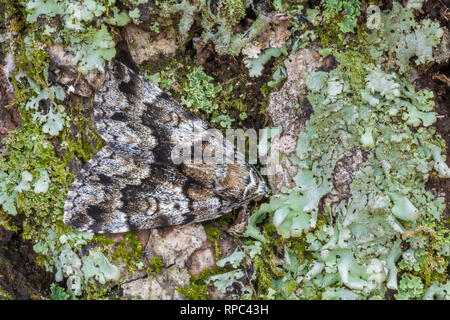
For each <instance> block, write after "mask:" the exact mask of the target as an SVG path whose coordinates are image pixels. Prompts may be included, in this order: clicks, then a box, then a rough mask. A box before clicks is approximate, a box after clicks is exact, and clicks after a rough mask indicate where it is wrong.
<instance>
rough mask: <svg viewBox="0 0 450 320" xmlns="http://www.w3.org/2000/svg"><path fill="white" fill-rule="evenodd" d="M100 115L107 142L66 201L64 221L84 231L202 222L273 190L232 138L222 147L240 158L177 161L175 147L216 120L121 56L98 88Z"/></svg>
mask: <svg viewBox="0 0 450 320" xmlns="http://www.w3.org/2000/svg"><path fill="white" fill-rule="evenodd" d="M94 119H95V123H96V128H97V131H98V133H99V135H100V136H101V137H102V138H103V139H104V140H105V142H106V146H105V147H103V148H102V149H101V150H100V151H99V152H97V154H96V155H94V157H93V158H92V159H90V160H89V161H88V162H87V163H86V164H85V165H84V166H83V168H82V169H81V171H80V172H79V173H78V175H77V176H76V178H75V180H74V181H73V183H72V185H71V187H70V189H69V192H68V195H67V198H66V202H65V205H64V223H65V224H66V225H69V226H71V227H73V228H75V229H77V230H80V231H90V232H94V233H119V232H127V231H133V230H139V229H150V228H156V227H164V226H172V225H180V224H188V223H194V222H201V221H206V220H211V219H214V218H217V217H220V216H222V215H223V214H225V213H227V212H230V211H231V210H233V209H234V208H237V207H239V206H242V205H243V204H245V203H247V202H248V201H250V200H251V199H253V198H255V197H258V196H261V195H265V194H267V193H268V188H267V187H266V185H265V183H264V180H263V179H262V178H261V176H260V175H259V173H258V172H257V170H256V169H255V168H254V167H253V166H251V165H249V164H247V163H246V162H245V159H244V155H242V154H241V153H239V152H237V151H236V150H235V149H234V147H232V146H231V147H230V146H229V145H226V144H225V145H223V144H221V145H220V146H218V145H215V147H219V148H222V152H223V153H224V154H225V155H226V156H228V157H233V158H234V159H240V160H241V161H240V162H239V161H238V162H234V163H220V162H219V163H212V164H211V163H199V164H195V163H192V164H184V163H181V164H175V163H174V162H173V161H172V157H171V154H172V151H173V149H174V148H175V146H176V145H177V144H178V143H180V141H183V140H184V139H186V140H188V141H190V140H194V141H195V140H196V139H198V137H196V136H195V135H194V136H193V132H194V130H193V129H196V130H197V131H196V132H201V131H202V130H203V131H205V130H207V129H210V128H211V127H210V126H209V125H208V124H207V123H206V122H204V121H203V120H201V119H200V118H198V117H196V116H195V115H193V114H192V113H191V112H190V111H189V110H187V109H186V108H184V107H182V106H181V105H179V104H178V103H177V102H176V101H175V100H173V99H172V98H171V97H170V96H169V95H167V94H166V93H164V92H162V91H161V90H160V89H159V88H157V87H156V86H154V85H152V84H151V83H149V82H148V81H146V80H145V79H143V78H142V77H141V76H139V75H138V74H136V73H135V72H134V71H132V70H131V69H129V68H128V67H126V66H125V65H123V64H122V63H120V62H117V61H114V60H113V61H112V62H111V63H110V66H109V69H108V71H107V77H106V81H105V83H104V86H103V88H102V89H100V90H99V91H97V92H96V94H95V97H94ZM207 142H208V143H210V144H215V143H217V142H215V140H214V139H211V140H208V141H207ZM242 159H244V160H243V161H242Z"/></svg>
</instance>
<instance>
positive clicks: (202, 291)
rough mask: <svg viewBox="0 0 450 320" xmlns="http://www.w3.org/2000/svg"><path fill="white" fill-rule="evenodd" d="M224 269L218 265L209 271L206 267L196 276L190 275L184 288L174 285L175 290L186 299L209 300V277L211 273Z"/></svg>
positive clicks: (218, 272)
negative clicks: (187, 284)
mask: <svg viewBox="0 0 450 320" xmlns="http://www.w3.org/2000/svg"><path fill="white" fill-rule="evenodd" d="M224 271H226V269H224V268H220V267H215V268H214V269H213V270H211V271H210V270H209V269H208V268H206V269H205V271H203V272H202V274H200V275H199V276H198V277H194V276H191V278H190V282H189V286H187V287H186V288H180V287H176V288H175V290H177V291H178V292H180V293H181V294H182V295H183V296H184V297H186V298H187V299H192V300H211V297H210V296H209V294H208V290H209V278H210V277H211V276H213V275H216V274H220V273H223V272H224Z"/></svg>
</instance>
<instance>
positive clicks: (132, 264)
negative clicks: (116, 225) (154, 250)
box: [111, 232, 145, 273]
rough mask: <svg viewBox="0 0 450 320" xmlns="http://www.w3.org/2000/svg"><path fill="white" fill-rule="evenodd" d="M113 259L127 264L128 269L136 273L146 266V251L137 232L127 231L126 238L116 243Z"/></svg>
mask: <svg viewBox="0 0 450 320" xmlns="http://www.w3.org/2000/svg"><path fill="white" fill-rule="evenodd" d="M111 258H112V260H113V261H116V262H117V263H123V264H125V266H126V268H127V271H128V272H130V273H134V272H135V271H136V270H137V269H138V270H142V269H143V268H144V266H145V265H144V263H143V262H142V261H143V260H144V251H143V250H142V245H141V243H140V242H139V240H138V237H137V235H136V233H135V232H127V233H126V234H125V240H123V241H120V242H118V243H116V244H115V249H114V251H113V253H112V255H111Z"/></svg>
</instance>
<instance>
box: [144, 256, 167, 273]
mask: <svg viewBox="0 0 450 320" xmlns="http://www.w3.org/2000/svg"><path fill="white" fill-rule="evenodd" d="M148 262H149V263H150V268H149V269H148V271H149V273H159V272H160V271H161V269H162V268H163V267H164V263H163V261H162V260H161V258H160V257H154V258H151V259H148Z"/></svg>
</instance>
